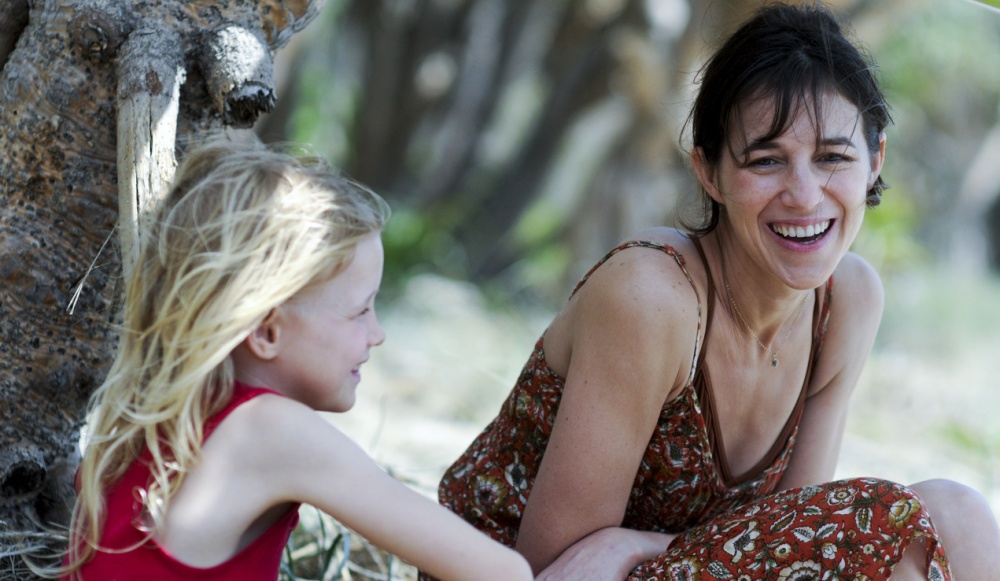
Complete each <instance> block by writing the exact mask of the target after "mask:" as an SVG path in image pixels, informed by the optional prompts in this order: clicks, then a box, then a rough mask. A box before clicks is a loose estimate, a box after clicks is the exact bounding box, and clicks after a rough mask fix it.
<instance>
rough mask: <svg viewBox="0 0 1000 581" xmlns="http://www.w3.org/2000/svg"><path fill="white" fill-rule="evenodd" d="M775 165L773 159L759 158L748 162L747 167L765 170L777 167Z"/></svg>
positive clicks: (775, 162)
mask: <svg viewBox="0 0 1000 581" xmlns="http://www.w3.org/2000/svg"><path fill="white" fill-rule="evenodd" d="M777 163H778V162H777V161H776V160H775V159H774V158H773V157H760V158H757V159H752V160H750V163H749V164H747V165H749V166H750V167H760V168H767V167H773V166H775V165H777Z"/></svg>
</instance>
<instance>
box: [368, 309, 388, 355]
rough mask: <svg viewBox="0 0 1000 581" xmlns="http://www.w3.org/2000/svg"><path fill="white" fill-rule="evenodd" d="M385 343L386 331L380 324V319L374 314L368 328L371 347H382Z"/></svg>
mask: <svg viewBox="0 0 1000 581" xmlns="http://www.w3.org/2000/svg"><path fill="white" fill-rule="evenodd" d="M384 341H385V329H383V328H382V325H381V324H379V322H378V317H377V316H376V315H375V314H374V313H373V314H372V317H371V322H370V323H369V326H368V344H369V345H371V346H373V347H374V346H376V345H381V344H382V343H383V342H384Z"/></svg>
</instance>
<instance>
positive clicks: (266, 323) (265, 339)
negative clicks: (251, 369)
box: [243, 307, 282, 361]
mask: <svg viewBox="0 0 1000 581" xmlns="http://www.w3.org/2000/svg"><path fill="white" fill-rule="evenodd" d="M281 319H282V313H281V307H275V308H273V309H271V311H270V312H269V313H268V314H267V316H266V317H264V320H263V321H261V322H260V324H259V325H257V327H256V328H255V329H254V330H253V331H251V332H250V334H249V335H247V338H246V339H244V340H243V343H244V344H245V345H246V347H247V350H249V351H250V353H251V354H252V355H253V356H254V357H256V358H258V359H261V360H263V361H270V360H272V359H274V358H275V357H277V356H278V353H280V352H281V339H282V336H281V333H282V328H281V322H282V321H281Z"/></svg>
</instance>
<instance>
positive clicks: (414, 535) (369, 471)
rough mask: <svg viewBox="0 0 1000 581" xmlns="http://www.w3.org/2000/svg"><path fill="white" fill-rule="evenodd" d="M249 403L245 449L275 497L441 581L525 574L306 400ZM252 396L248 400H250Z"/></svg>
mask: <svg viewBox="0 0 1000 581" xmlns="http://www.w3.org/2000/svg"><path fill="white" fill-rule="evenodd" d="M258 399H259V400H261V402H260V403H261V404H265V405H256V406H253V408H252V410H248V411H250V412H251V413H252V414H253V415H254V416H256V417H253V418H252V419H250V421H249V422H247V425H253V426H256V429H255V431H254V433H253V434H248V438H247V441H246V446H245V453H246V454H247V456H248V457H252V458H253V459H252V460H249V461H248V464H252V465H253V466H248V471H249V472H251V473H253V472H256V473H257V478H258V481H257V483H256V486H257V488H258V490H259V491H260V492H261V494H267V495H268V496H269V497H270V498H269V501H268V502H269V503H271V504H273V505H277V504H281V503H284V502H305V503H308V504H311V505H313V506H315V507H317V508H319V509H320V510H323V511H324V512H326V513H328V514H330V515H331V516H332V517H334V518H335V519H337V520H338V521H339V522H341V523H342V524H344V525H345V526H347V527H350V528H351V529H353V530H354V531H356V532H358V533H359V534H360V535H362V536H363V537H365V538H366V539H368V540H370V541H371V542H373V543H375V544H376V545H378V546H379V547H381V548H382V549H384V550H386V551H389V552H390V553H392V554H394V555H397V556H398V557H400V558H402V559H403V560H405V561H407V562H409V563H411V564H413V565H415V566H417V567H419V568H420V569H423V570H424V571H427V572H428V573H430V574H431V575H433V576H435V577H438V578H440V579H443V580H446V581H459V580H465V579H468V580H483V579H487V580H488V579H495V580H497V581H509V580H529V579H531V578H532V575H531V571H530V569H529V567H528V565H527V563H526V562H525V560H524V558H523V557H521V556H520V555H518V554H517V553H516V552H514V551H513V550H512V549H510V548H508V547H505V546H503V545H501V544H500V543H497V542H495V541H493V540H492V539H490V538H489V537H487V536H486V535H485V534H483V533H482V532H480V531H478V530H476V529H475V528H473V527H472V526H471V525H469V524H468V523H466V522H465V521H463V520H462V519H461V518H459V517H458V516H457V515H455V514H453V513H451V512H449V511H448V510H447V509H445V508H444V507H442V506H440V505H438V504H436V503H435V502H433V501H431V500H430V499H428V498H425V497H424V496H421V495H420V494H418V493H417V492H415V491H414V490H412V489H411V488H409V487H407V486H406V485H404V484H402V483H400V482H399V481H397V480H396V479H394V478H392V477H391V476H389V475H388V474H387V473H386V472H385V471H384V470H382V469H381V468H380V467H379V466H378V465H376V464H375V462H374V461H373V460H372V459H371V458H370V457H369V456H368V455H367V454H366V453H365V452H364V451H363V450H361V448H359V447H358V446H357V445H356V444H355V443H354V442H353V441H352V440H351V439H350V438H348V437H347V436H345V435H344V434H343V433H342V432H340V431H339V430H338V429H336V428H335V427H334V426H332V425H331V424H330V423H329V422H327V421H326V420H324V419H323V418H322V417H321V416H320V415H319V414H317V413H315V412H314V411H313V410H311V409H309V408H308V407H306V406H304V405H302V404H299V403H297V402H294V401H292V400H290V399H284V398H279V397H276V396H262V397H260V398H258ZM253 403H255V402H250V404H247V405H248V406H249V405H251V404H253Z"/></svg>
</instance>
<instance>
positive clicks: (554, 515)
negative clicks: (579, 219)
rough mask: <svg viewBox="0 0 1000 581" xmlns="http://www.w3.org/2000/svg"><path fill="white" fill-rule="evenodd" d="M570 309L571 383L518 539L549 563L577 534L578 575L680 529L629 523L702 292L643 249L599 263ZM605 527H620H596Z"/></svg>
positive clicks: (683, 371)
mask: <svg viewBox="0 0 1000 581" xmlns="http://www.w3.org/2000/svg"><path fill="white" fill-rule="evenodd" d="M560 319H562V321H560ZM560 319H557V321H559V327H558V328H556V327H552V328H550V330H549V332H547V333H546V337H545V341H546V343H545V345H546V353H547V354H548V353H549V352H550V348H551V349H552V351H562V352H565V351H566V350H568V351H569V356H568V360H569V361H568V366H567V370H566V375H565V377H566V383H565V387H564V389H563V394H562V399H561V401H560V404H559V410H558V414H557V416H556V419H555V423H554V426H553V429H552V434H551V437H550V438H549V443H548V447H547V448H546V450H545V456H544V458H543V460H542V463H541V466H540V468H539V472H538V474H537V476H536V478H535V481H534V486H533V488H532V491H531V496H530V497H529V499H528V503H527V506H526V507H525V511H524V515H523V519H522V521H521V527H520V531H519V534H518V541H517V550H518V551H519V552H521V553H522V554H524V555H525V556H526V557H527V559H528V562H529V563H531V565H532V568H533V570H534V571H535V572H540V571H542V570H545V569H546V568H547V567H549V566H550V565H552V564H553V563H557V566H556V568H557V569H558V568H559V567H560V566H561V565H564V564H565V563H566V559H562V561H561V562H559V561H557V560H559V559H560V556H564V557H566V553H565V552H566V551H567V549H568V548H570V547H571V546H573V547H574V555H573V557H572V558H573V561H574V562H575V565H574V570H575V571H577V574H575V575H573V578H575V579H588V578H592V579H602V580H603V579H610V578H615V577H616V576H619V573H620V572H622V571H624V572H625V573H627V572H628V571H629V570H631V569H632V568H633V567H635V566H636V565H637V564H639V563H640V562H642V561H643V560H647V559H649V558H652V557H654V556H655V555H657V554H659V553H661V552H663V551H664V550H665V549H666V546H667V544H668V543H669V541H670V537H667V536H662V537H661V538H659V542H653V543H650V536H649V535H648V534H647V533H642V532H639V531H628V530H625V529H619V528H617V527H620V525H621V523H622V518H623V516H624V514H625V508H626V505H627V503H628V498H629V493H630V491H631V488H632V484H633V481H634V480H635V476H636V473H637V471H638V467H639V462H640V461H641V459H642V456H643V453H644V452H645V450H646V446H647V445H648V443H649V439H650V436H651V435H652V433H653V430H654V428H655V426H656V422H657V419H658V418H659V415H660V410H661V409H662V407H663V405H664V403H665V401H666V399H667V398H668V396H669V395H670V393H671V391H672V390H673V389H674V388H675V387H680V385H679V384H682V383H683V381H684V380H685V379H686V378H687V374H688V372H689V369H690V365H691V357H692V353H693V352H694V348H695V341H696V339H697V336H696V335H697V325H698V312H697V300H696V297H695V294H694V292H693V290H692V288H691V284H690V282H689V281H688V280H687V278H686V277H685V276H684V274H683V273H682V272H681V270H680V269H679V268H678V267H677V265H676V263H674V262H673V260H672V259H671V258H670V257H668V256H666V255H665V254H663V253H661V252H660V251H657V250H649V249H632V250H628V251H625V252H621V253H619V254H617V255H615V256H614V257H612V258H611V259H610V260H609V261H608V262H607V263H606V264H604V265H603V266H602V267H601V268H600V269H598V270H597V271H595V273H594V274H593V275H592V276H591V278H590V279H589V280H588V282H587V284H586V285H584V286H583V287H582V289H581V290H580V291H579V292H578V293H577V295H576V296H575V297H574V299H573V301H571V302H570V304H569V305H568V306H567V311H566V312H564V313H563V314H562V315H560ZM564 359H565V358H564ZM550 363H551V360H550ZM602 530H610V531H614V532H611V533H601V534H598V535H597V536H596V537H591V536H590V535H592V534H593V533H595V532H596V531H602ZM630 537H631V538H630ZM608 541H610V546H609V544H608V543H607V542H608ZM608 549H610V550H608ZM584 570H586V571H589V574H587V575H585V574H583V572H582V571H584ZM552 572H553V569H548V570H547V574H552Z"/></svg>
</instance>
